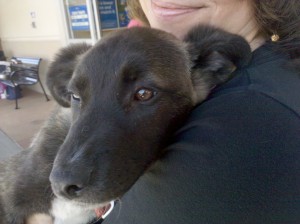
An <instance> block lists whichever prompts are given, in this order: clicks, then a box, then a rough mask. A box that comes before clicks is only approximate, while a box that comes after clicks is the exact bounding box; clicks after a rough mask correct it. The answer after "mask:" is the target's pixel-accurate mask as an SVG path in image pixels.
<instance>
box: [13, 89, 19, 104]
mask: <svg viewBox="0 0 300 224" xmlns="http://www.w3.org/2000/svg"><path fill="white" fill-rule="evenodd" d="M14 91H15V102H16V108H15V109H16V110H17V109H19V107H18V97H17V88H16V86H15V87H14Z"/></svg>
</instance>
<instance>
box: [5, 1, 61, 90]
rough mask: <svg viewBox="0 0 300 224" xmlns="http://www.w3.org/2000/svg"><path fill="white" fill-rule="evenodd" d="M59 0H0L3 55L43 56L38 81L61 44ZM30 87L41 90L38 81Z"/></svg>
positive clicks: (42, 76)
mask: <svg viewBox="0 0 300 224" xmlns="http://www.w3.org/2000/svg"><path fill="white" fill-rule="evenodd" d="M59 1H62V0H0V38H1V39H2V47H3V50H4V52H5V55H6V57H8V58H9V57H12V56H28V57H30V56H31V57H41V58H43V61H42V64H41V69H40V76H41V80H42V82H44V80H45V73H46V70H47V67H48V65H49V62H50V61H51V60H52V58H53V56H54V54H55V52H57V50H58V49H59V48H60V47H62V46H63V45H64V44H65V36H64V35H65V33H64V30H63V18H62V15H61V13H60V5H59ZM32 12H33V13H34V14H35V16H33V17H34V18H32V15H31V14H32ZM32 22H34V23H35V24H36V28H34V27H32ZM33 88H34V89H35V90H37V91H39V92H41V88H40V86H39V85H35V86H34V87H33Z"/></svg>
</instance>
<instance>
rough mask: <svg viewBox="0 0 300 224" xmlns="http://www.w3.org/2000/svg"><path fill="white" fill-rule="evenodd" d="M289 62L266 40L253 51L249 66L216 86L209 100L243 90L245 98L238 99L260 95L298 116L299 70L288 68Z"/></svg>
mask: <svg viewBox="0 0 300 224" xmlns="http://www.w3.org/2000/svg"><path fill="white" fill-rule="evenodd" d="M289 62H290V61H289V59H288V57H287V56H286V55H284V54H281V53H279V52H277V51H276V50H274V48H273V47H272V46H271V45H270V44H266V45H264V46H262V47H260V48H259V49H257V50H256V51H255V52H254V53H253V58H252V60H251V62H250V64H249V65H248V66H246V67H244V68H241V69H239V70H237V71H236V73H235V76H234V78H233V79H232V80H230V81H229V82H227V83H225V84H224V85H222V86H221V87H219V88H217V89H216V90H215V91H214V92H213V93H212V94H211V95H210V97H209V99H208V101H212V102H213V101H214V100H215V99H216V98H218V97H222V100H223V101H224V103H226V101H227V99H228V100H229V101H230V98H231V97H232V95H241V94H242V95H244V96H245V95H247V98H245V99H243V100H242V101H241V102H240V103H241V104H242V103H245V104H251V102H249V100H250V99H251V97H257V96H258V95H263V96H264V97H266V98H269V100H270V101H274V102H277V103H279V104H282V105H284V106H285V107H286V109H288V110H292V111H294V112H295V113H296V114H298V115H299V116H300V99H299V89H300V74H299V73H300V72H297V71H296V70H295V69H294V70H293V69H290V68H289V67H288V64H289ZM246 93H247V94H246ZM227 103H228V102H227Z"/></svg>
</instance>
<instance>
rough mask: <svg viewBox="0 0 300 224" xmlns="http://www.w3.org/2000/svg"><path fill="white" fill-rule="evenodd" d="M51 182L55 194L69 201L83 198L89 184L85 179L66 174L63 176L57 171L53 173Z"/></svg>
mask: <svg viewBox="0 0 300 224" xmlns="http://www.w3.org/2000/svg"><path fill="white" fill-rule="evenodd" d="M50 182H51V186H52V189H53V192H54V193H55V194H56V195H57V196H62V197H65V198H68V199H74V198H78V197H81V196H82V194H83V191H84V188H85V187H86V184H87V183H86V180H85V178H80V176H78V175H74V174H71V173H66V172H64V174H62V173H60V172H57V171H52V172H51V175H50Z"/></svg>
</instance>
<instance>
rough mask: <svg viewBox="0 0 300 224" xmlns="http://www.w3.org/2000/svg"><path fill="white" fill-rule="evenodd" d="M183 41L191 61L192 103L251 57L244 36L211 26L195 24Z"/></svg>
mask: <svg viewBox="0 0 300 224" xmlns="http://www.w3.org/2000/svg"><path fill="white" fill-rule="evenodd" d="M184 42H185V43H186V46H187V51H188V54H189V57H190V61H191V63H192V64H191V72H192V73H191V79H192V82H193V87H194V93H195V94H194V95H195V99H194V101H195V103H196V104H197V103H201V102H202V101H203V100H204V99H205V98H206V97H207V95H208V94H209V93H210V92H211V90H212V89H213V88H215V87H216V86H218V85H220V84H222V83H224V82H226V81H228V80H229V79H230V78H231V77H232V75H233V72H234V71H235V70H236V69H237V68H241V67H244V66H246V65H247V64H248V63H249V61H250V59H251V49H250V46H249V44H248V43H247V41H246V40H245V39H244V38H242V37H241V36H238V35H234V34H231V33H228V32H226V31H224V30H221V29H218V28H215V27H211V26H203V25H199V26H196V27H194V28H193V29H192V30H191V31H190V32H189V33H188V34H187V36H186V37H185V39H184Z"/></svg>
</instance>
